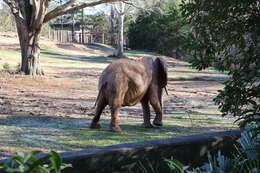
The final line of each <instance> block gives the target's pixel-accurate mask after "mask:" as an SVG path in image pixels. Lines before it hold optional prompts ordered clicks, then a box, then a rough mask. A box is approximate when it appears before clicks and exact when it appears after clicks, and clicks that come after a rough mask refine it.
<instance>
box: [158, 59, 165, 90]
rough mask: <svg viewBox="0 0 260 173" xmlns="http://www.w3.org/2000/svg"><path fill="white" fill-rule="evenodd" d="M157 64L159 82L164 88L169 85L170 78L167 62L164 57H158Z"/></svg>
mask: <svg viewBox="0 0 260 173" xmlns="http://www.w3.org/2000/svg"><path fill="white" fill-rule="evenodd" d="M155 64H156V68H157V69H156V71H157V79H158V83H159V85H160V86H161V87H162V88H164V87H165V86H166V85H167V78H168V72H167V64H166V62H165V61H164V60H163V59H162V58H156V60H155Z"/></svg>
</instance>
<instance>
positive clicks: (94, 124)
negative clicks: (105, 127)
mask: <svg viewBox="0 0 260 173" xmlns="http://www.w3.org/2000/svg"><path fill="white" fill-rule="evenodd" d="M90 128H91V129H100V128H101V125H100V124H99V123H93V122H92V123H91V124H90Z"/></svg>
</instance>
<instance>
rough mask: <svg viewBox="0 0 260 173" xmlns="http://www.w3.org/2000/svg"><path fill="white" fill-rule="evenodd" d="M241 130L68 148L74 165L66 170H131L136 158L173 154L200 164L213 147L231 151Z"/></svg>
mask: <svg viewBox="0 0 260 173" xmlns="http://www.w3.org/2000/svg"><path fill="white" fill-rule="evenodd" d="M240 133H241V131H225V132H216V133H207V134H198V135H193V136H185V137H177V138H170V139H162V140H152V141H145V142H137V143H128V144H120V145H113V146H107V147H95V148H89V149H85V150H80V151H73V152H64V153H62V158H63V161H64V162H65V163H72V164H73V168H68V169H65V170H64V171H63V172H64V173H91V172H98V173H102V172H106V173H109V172H128V171H129V168H130V166H131V165H132V164H131V163H133V162H136V161H144V160H146V159H147V160H149V162H150V163H152V164H153V163H156V162H158V163H162V162H161V161H162V160H163V159H164V158H170V157H171V156H174V158H176V159H178V160H180V161H181V162H183V163H185V164H189V165H192V166H197V165H199V164H201V163H202V161H203V159H204V160H205V156H206V153H207V152H208V151H209V150H210V151H212V150H215V151H217V150H218V149H220V150H221V151H222V152H223V153H225V154H230V151H232V150H233V143H234V142H235V140H236V139H237V138H239V137H240ZM156 167H157V169H158V170H159V171H158V172H167V171H166V170H164V168H165V165H163V164H159V166H158V165H157V166H156ZM160 170H161V171H160Z"/></svg>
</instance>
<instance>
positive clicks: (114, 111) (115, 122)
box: [110, 106, 122, 132]
mask: <svg viewBox="0 0 260 173" xmlns="http://www.w3.org/2000/svg"><path fill="white" fill-rule="evenodd" d="M119 109H120V106H112V107H111V124H110V128H111V130H112V131H113V132H121V131H122V129H121V128H120V126H119V116H118V113H119Z"/></svg>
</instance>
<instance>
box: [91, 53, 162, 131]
mask: <svg viewBox="0 0 260 173" xmlns="http://www.w3.org/2000/svg"><path fill="white" fill-rule="evenodd" d="M166 85H167V66H166V62H165V61H164V60H163V59H162V58H154V57H143V58H140V59H138V60H133V59H118V60H116V61H114V62H113V63H112V64H110V65H109V66H108V67H107V68H106V69H105V70H104V71H103V72H102V74H101V76H100V78H99V85H98V88H99V93H98V96H97V100H96V104H95V105H96V110H95V116H94V118H93V120H92V122H91V125H90V128H101V125H100V124H99V119H100V115H101V113H102V111H103V109H104V108H105V107H106V106H107V105H109V107H110V110H111V124H110V128H111V130H112V131H115V132H120V131H121V128H120V127H119V117H118V113H119V109H120V107H122V106H133V105H135V104H137V103H138V102H139V101H140V102H141V104H142V109H143V119H144V123H143V126H144V127H146V128H150V127H153V126H152V124H151V122H150V108H149V103H150V104H151V105H152V107H153V109H154V111H155V113H156V116H155V119H154V121H153V124H154V125H157V126H162V92H163V88H165V87H166ZM165 89H166V88H165Z"/></svg>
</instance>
